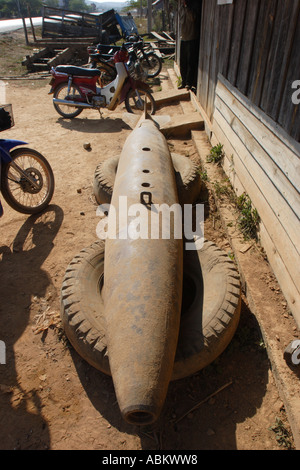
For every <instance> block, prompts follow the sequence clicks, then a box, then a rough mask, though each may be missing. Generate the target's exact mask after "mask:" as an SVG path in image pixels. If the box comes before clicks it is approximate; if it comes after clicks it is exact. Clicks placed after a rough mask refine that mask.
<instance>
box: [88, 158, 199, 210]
mask: <svg viewBox="0 0 300 470" xmlns="http://www.w3.org/2000/svg"><path fill="white" fill-rule="evenodd" d="M171 157H172V161H173V166H174V170H175V179H176V185H177V191H178V197H179V202H180V204H182V205H183V204H193V203H194V202H195V201H196V200H197V198H198V196H199V193H200V189H201V178H200V174H199V171H198V166H197V165H196V163H194V162H192V161H191V160H190V159H189V158H187V157H184V156H182V155H179V154H177V153H172V154H171ZM119 158H120V157H119V156H117V157H111V158H108V159H107V160H104V161H103V162H101V163H99V164H98V165H97V168H96V171H95V176H94V196H95V199H96V201H97V203H98V204H110V201H111V197H112V193H113V188H114V183H115V178H116V173H117V168H118V164H119Z"/></svg>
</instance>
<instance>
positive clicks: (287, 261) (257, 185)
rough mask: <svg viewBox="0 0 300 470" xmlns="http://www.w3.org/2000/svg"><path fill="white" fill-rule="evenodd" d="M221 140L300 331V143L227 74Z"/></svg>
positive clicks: (218, 109)
mask: <svg viewBox="0 0 300 470" xmlns="http://www.w3.org/2000/svg"><path fill="white" fill-rule="evenodd" d="M219 142H221V143H222V144H223V146H224V151H225V153H226V158H225V161H224V170H225V172H226V173H227V175H228V177H229V178H230V180H231V183H232V185H233V187H234V188H235V190H236V191H237V193H242V192H246V193H247V194H248V195H249V197H250V199H251V201H252V203H253V206H254V207H255V208H256V209H257V211H258V213H259V215H260V218H261V221H262V222H261V225H260V238H261V244H262V246H263V247H264V249H265V251H266V253H267V256H268V259H269V262H270V265H271V266H272V269H273V271H274V273H275V275H276V277H277V279H278V282H279V284H280V286H281V288H282V291H283V293H284V295H285V297H286V299H287V301H288V304H289V307H290V309H291V311H292V313H293V315H294V317H295V320H296V321H297V324H298V326H299V327H300V269H299V267H300V236H299V234H300V197H299V188H300V157H299V155H300V145H299V144H298V143H296V142H295V145H291V144H290V138H289V136H288V135H287V134H286V133H285V132H284V131H282V130H281V129H280V127H279V126H278V125H276V124H275V123H274V122H273V121H272V120H271V119H269V118H267V117H266V115H265V113H263V112H262V111H261V110H260V109H259V108H258V107H257V106H256V105H253V103H252V102H251V101H250V100H249V99H247V98H245V96H244V95H243V94H241V93H240V92H239V91H238V90H237V89H236V88H234V87H233V86H232V85H231V84H230V83H229V82H228V81H227V80H226V79H224V78H223V77H222V76H221V75H219V80H218V83H217V87H216V94H215V110H214V115H213V124H212V138H211V143H212V145H216V144H217V143H219Z"/></svg>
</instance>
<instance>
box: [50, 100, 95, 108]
mask: <svg viewBox="0 0 300 470" xmlns="http://www.w3.org/2000/svg"><path fill="white" fill-rule="evenodd" d="M53 103H54V104H60V105H65V106H72V107H74V108H94V106H93V105H91V104H88V103H83V102H81V101H69V100H59V99H58V98H53Z"/></svg>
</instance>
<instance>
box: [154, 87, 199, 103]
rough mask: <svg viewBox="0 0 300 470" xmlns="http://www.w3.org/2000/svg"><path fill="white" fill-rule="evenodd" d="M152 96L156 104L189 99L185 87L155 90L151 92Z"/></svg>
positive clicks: (188, 93)
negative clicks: (181, 88)
mask: <svg viewBox="0 0 300 470" xmlns="http://www.w3.org/2000/svg"><path fill="white" fill-rule="evenodd" d="M153 98H154V99H155V101H156V103H157V104H158V105H161V104H165V103H170V102H171V101H179V100H189V99H190V92H189V91H188V90H186V89H183V90H174V91H173V90H171V91H157V92H156V93H153Z"/></svg>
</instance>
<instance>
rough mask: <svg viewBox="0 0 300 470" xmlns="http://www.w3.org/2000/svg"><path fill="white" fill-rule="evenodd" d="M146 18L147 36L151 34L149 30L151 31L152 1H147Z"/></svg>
mask: <svg viewBox="0 0 300 470" xmlns="http://www.w3.org/2000/svg"><path fill="white" fill-rule="evenodd" d="M147 16H148V34H149V33H151V29H152V0H148V10H147Z"/></svg>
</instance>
